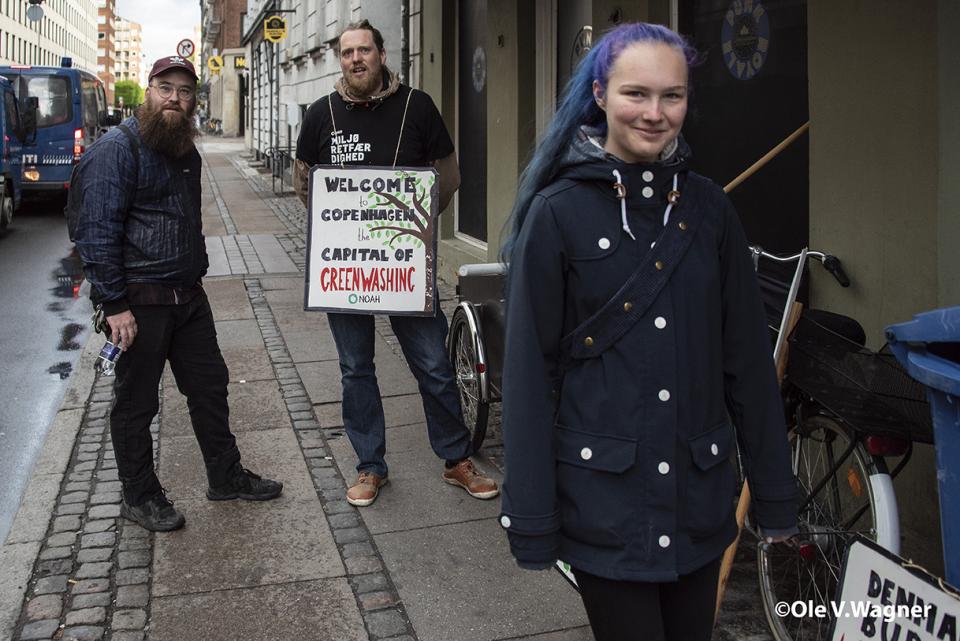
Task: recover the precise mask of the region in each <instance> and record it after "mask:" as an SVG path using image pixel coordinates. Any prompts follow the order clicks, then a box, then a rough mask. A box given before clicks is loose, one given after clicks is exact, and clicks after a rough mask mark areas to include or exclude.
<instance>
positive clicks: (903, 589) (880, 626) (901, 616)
mask: <svg viewBox="0 0 960 641" xmlns="http://www.w3.org/2000/svg"><path fill="white" fill-rule="evenodd" d="M908 567H909V569H908ZM838 592H839V593H838V595H837V599H836V601H835V602H834V603H832V604H831V607H832V609H833V613H832V614H833V615H834V616H835V620H834V628H833V634H832V635H831V636H830V638H831V639H832V640H833V641H869V640H871V639H876V640H877V641H893V640H898V641H947V640H952V641H960V631H958V628H957V625H958V620H960V598H958V597H957V596H956V594H957V593H956V592H955V589H954V588H951V587H950V586H948V585H946V584H943V583H942V582H941V580H940V579H938V578H937V577H933V576H931V575H929V574H927V573H926V572H924V571H923V570H922V569H919V568H917V567H915V566H909V564H907V562H906V561H905V560H904V559H902V558H900V557H898V556H895V555H893V554H891V553H890V552H888V551H886V550H884V549H883V548H881V547H879V546H878V545H876V544H874V543H872V542H870V541H866V540H865V539H862V538H859V537H858V538H857V539H855V540H854V541H853V543H851V544H850V546H849V548H848V549H847V556H846V559H845V560H844V568H843V576H842V578H841V584H840V588H839V590H838Z"/></svg>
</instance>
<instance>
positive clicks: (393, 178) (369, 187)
mask: <svg viewBox="0 0 960 641" xmlns="http://www.w3.org/2000/svg"><path fill="white" fill-rule="evenodd" d="M438 201H439V184H438V181H437V172H436V170H435V169H432V168H429V169H424V168H409V167H407V168H405V167H370V166H357V165H354V166H346V167H334V166H317V167H314V168H313V169H312V170H311V173H310V196H309V201H308V205H307V212H308V232H307V267H306V294H305V301H304V309H306V310H322V311H336V312H349V313H359V314H407V315H420V316H432V315H433V314H434V292H435V291H436V270H435V268H434V266H435V264H436V254H437V234H436V223H437V214H438V213H439V212H438V209H439V204H438Z"/></svg>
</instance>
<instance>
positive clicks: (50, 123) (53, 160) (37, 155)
mask: <svg viewBox="0 0 960 641" xmlns="http://www.w3.org/2000/svg"><path fill="white" fill-rule="evenodd" d="M0 76H2V77H4V78H6V79H7V80H9V81H10V83H11V84H12V85H13V90H14V93H15V95H16V97H17V99H18V100H19V102H20V104H21V105H23V104H26V102H25V101H29V100H33V99H35V101H36V102H35V104H36V108H37V113H36V135H35V136H33V138H32V140H31V141H29V142H24V143H23V145H22V148H21V153H20V156H21V157H20V162H21V166H20V170H21V171H20V174H21V178H22V181H21V185H20V187H21V189H22V190H23V194H24V196H26V197H30V196H34V195H50V196H60V197H62V196H64V195H65V194H66V191H67V189H69V187H70V173H71V171H72V170H73V166H74V165H75V164H76V163H77V162H79V161H80V157H81V156H82V155H83V152H84V151H85V150H86V148H87V147H88V146H89V145H90V144H91V143H93V141H94V140H96V139H97V138H99V137H100V136H101V135H102V134H103V133H104V132H106V130H107V128H108V127H110V126H113V125H116V124H119V122H120V118H119V114H111V113H108V111H107V98H106V93H105V92H104V89H103V83H102V82H101V81H100V79H99V78H97V76H96V75H95V74H92V73H89V72H87V71H82V70H80V69H75V68H73V63H72V61H71V59H70V58H64V59H63V62H62V63H61V66H60V67H34V66H30V65H9V66H0Z"/></svg>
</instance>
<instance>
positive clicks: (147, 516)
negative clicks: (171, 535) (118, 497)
mask: <svg viewBox="0 0 960 641" xmlns="http://www.w3.org/2000/svg"><path fill="white" fill-rule="evenodd" d="M120 516H122V517H123V518H125V519H129V520H131V521H133V522H134V523H137V524H139V525H140V527H142V528H144V529H147V530H150V531H151V532H170V531H171V530H179V529H180V528H182V527H183V524H184V523H186V522H187V520H186V519H185V518H183V514H181V513H180V512H178V511H177V509H176V508H175V507H173V502H172V501H171V500H170V499H168V498H167V497H166V495H165V494H164V493H163V492H162V491H161V492H160V493H158V494H156V495H154V496H153V498H151V499H148V500H147V501H146V502H145V503H142V504H140V505H128V504H127V502H126V500H124V502H123V503H122V504H121V505H120Z"/></svg>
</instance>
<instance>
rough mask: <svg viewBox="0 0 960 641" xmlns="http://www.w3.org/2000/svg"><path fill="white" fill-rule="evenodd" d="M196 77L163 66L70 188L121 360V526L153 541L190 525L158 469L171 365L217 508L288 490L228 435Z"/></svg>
mask: <svg viewBox="0 0 960 641" xmlns="http://www.w3.org/2000/svg"><path fill="white" fill-rule="evenodd" d="M196 89H197V74H196V71H194V67H193V65H192V64H191V63H190V61H188V60H185V59H183V58H181V57H179V56H170V57H165V58H160V59H159V60H157V61H156V63H155V64H154V65H153V68H152V70H151V71H150V76H149V86H148V88H147V90H146V94H145V99H144V103H143V105H141V106H140V108H139V109H138V110H137V112H136V115H135V116H134V117H131V118H127V119H126V120H124V121H123V123H122V124H121V125H120V126H119V127H115V128H114V129H112V130H111V131H109V132H108V133H107V134H105V135H104V136H102V137H101V138H100V139H99V140H97V142H95V143H94V144H93V145H91V146H90V148H89V149H88V150H87V152H86V153H85V154H84V155H83V157H82V158H81V160H80V163H79V165H78V166H77V169H76V174H75V177H74V179H73V189H75V190H79V193H74V194H73V195H72V196H71V201H72V202H76V203H77V207H78V208H79V216H78V222H77V228H76V234H75V241H76V246H77V251H78V252H79V254H80V257H81V259H82V260H83V264H84V274H85V275H86V278H87V280H89V281H90V284H91V290H90V296H91V299H92V300H93V303H94V305H97V306H99V307H100V308H101V309H102V311H103V313H104V315H105V316H106V322H107V324H108V325H109V329H108V330H107V331H108V332H109V334H110V336H111V340H112V341H113V342H114V343H115V344H116V343H117V342H118V341H119V344H120V345H121V348H122V349H123V354H122V356H121V358H120V359H119V360H118V361H117V364H116V379H115V381H114V393H115V401H114V405H113V408H112V410H111V412H110V436H111V438H112V441H113V449H114V452H115V454H116V459H117V470H118V474H119V477H120V481H121V483H122V485H123V503H122V505H121V508H120V514H121V516H123V517H125V518H127V519H130V520H132V521H135V522H136V523H139V524H140V525H141V526H143V527H144V528H146V529H148V530H152V531H168V530H176V529H178V528H180V527H182V526H183V524H184V522H185V519H184V517H183V515H182V514H181V513H180V512H179V511H177V510H176V508H174V507H173V503H172V502H171V501H170V500H169V499H168V498H167V497H166V495H165V493H164V490H163V487H162V486H161V485H160V481H159V479H158V478H157V474H156V470H155V469H154V466H153V438H152V435H151V434H150V423H151V421H152V420H153V418H154V416H156V414H157V412H158V410H159V402H158V398H157V386H158V385H159V383H160V377H161V376H162V374H163V368H164V365H165V363H166V362H167V361H168V360H169V361H170V368H171V370H172V371H173V374H174V377H175V378H176V381H177V387H178V388H179V390H180V392H181V393H183V394H184V395H185V396H186V397H187V407H188V408H189V410H190V421H191V423H192V424H193V430H194V433H195V434H196V438H197V442H198V443H199V445H200V450H201V452H202V454H203V460H204V464H205V465H206V470H207V480H208V481H209V487H208V489H207V498H208V499H210V500H228V499H237V498H240V499H247V500H267V499H272V498H275V497H277V496H279V495H280V493H281V492H282V490H283V484H282V483H279V482H277V481H271V480H268V479H264V478H261V477H260V476H257V475H256V474H254V473H252V472H250V471H249V470H247V469H246V468H244V467H243V466H242V465H241V464H240V451H239V450H238V449H237V444H236V440H235V439H234V436H233V434H232V433H231V431H230V422H229V407H228V405H227V381H228V373H227V366H226V364H225V363H224V360H223V356H222V355H221V353H220V348H219V346H218V344H217V334H216V329H215V327H214V322H213V314H212V313H211V310H210V304H209V302H208V301H207V295H206V293H205V292H204V290H203V286H202V285H201V278H202V277H203V275H204V274H205V273H206V271H207V266H208V261H207V252H206V245H205V242H204V238H203V233H202V231H201V218H200V169H201V159H200V154H199V152H198V151H197V149H196V147H195V145H194V139H195V138H196V137H197V135H198V133H199V132H198V131H197V129H196V126H195V124H194V121H193V114H194V111H196V108H197V96H196Z"/></svg>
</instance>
